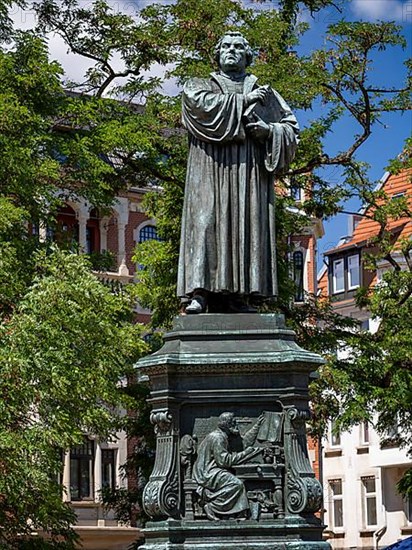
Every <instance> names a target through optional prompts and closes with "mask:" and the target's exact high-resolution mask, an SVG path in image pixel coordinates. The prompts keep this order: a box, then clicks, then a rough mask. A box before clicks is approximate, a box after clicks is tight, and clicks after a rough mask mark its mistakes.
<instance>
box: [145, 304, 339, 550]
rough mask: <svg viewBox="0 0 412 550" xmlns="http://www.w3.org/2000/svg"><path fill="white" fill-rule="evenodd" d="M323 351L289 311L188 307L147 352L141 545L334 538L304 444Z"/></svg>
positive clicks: (206, 546)
mask: <svg viewBox="0 0 412 550" xmlns="http://www.w3.org/2000/svg"><path fill="white" fill-rule="evenodd" d="M322 362H323V360H322V358H321V357H320V356H318V355H316V354H313V353H310V352H308V351H305V350H303V349H302V348H300V347H299V346H298V345H297V344H296V342H295V338H294V333H293V331H291V330H289V329H287V328H286V327H285V323H284V319H283V316H281V315H275V314H233V315H230V314H200V315H196V316H180V317H178V318H176V319H175V321H174V325H173V329H172V331H171V332H169V333H168V334H166V335H165V338H164V346H163V347H162V348H161V349H160V350H159V351H158V352H156V353H154V354H153V355H151V356H148V357H145V358H143V359H141V360H140V361H139V362H138V365H137V368H138V371H139V372H140V373H142V374H146V375H147V376H148V377H149V380H150V384H151V398H150V400H151V404H152V407H153V411H152V415H151V421H152V423H153V425H154V429H155V432H156V435H157V448H156V460H155V465H154V469H153V472H152V475H151V476H150V479H149V481H148V483H147V485H146V488H145V491H144V507H145V510H146V512H147V513H148V514H149V516H150V517H151V518H152V521H150V522H149V523H148V524H147V525H146V528H145V529H144V535H145V539H146V542H145V545H144V546H143V550H166V549H167V550H223V549H224V550H235V549H236V550H280V549H292V548H293V549H306V548H307V549H314V550H315V549H316V550H321V549H322V550H323V549H329V548H330V547H329V545H328V544H327V543H325V542H323V541H322V530H323V525H322V524H321V522H320V520H319V519H318V518H317V517H316V516H315V512H316V511H318V510H319V509H320V507H321V504H322V487H321V485H320V483H319V481H318V480H317V479H316V478H315V475H314V473H313V470H312V467H311V463H310V460H309V457H308V452H307V443H306V429H305V423H306V420H307V419H308V418H309V409H308V383H309V379H310V376H311V374H312V373H313V372H314V371H315V370H316V368H317V366H318V365H320V364H321V363H322Z"/></svg>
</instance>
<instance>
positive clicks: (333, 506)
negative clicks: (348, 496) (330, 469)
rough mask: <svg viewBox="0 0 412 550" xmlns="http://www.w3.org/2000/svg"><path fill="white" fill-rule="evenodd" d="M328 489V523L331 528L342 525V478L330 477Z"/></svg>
mask: <svg viewBox="0 0 412 550" xmlns="http://www.w3.org/2000/svg"><path fill="white" fill-rule="evenodd" d="M329 491H330V509H329V514H330V524H331V527H332V528H336V527H343V492H342V480H341V479H332V480H330V481H329Z"/></svg>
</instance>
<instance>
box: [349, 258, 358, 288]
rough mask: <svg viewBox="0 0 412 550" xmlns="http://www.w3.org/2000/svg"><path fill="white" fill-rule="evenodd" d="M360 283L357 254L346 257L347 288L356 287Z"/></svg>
mask: <svg viewBox="0 0 412 550" xmlns="http://www.w3.org/2000/svg"><path fill="white" fill-rule="evenodd" d="M359 285H360V270H359V254H355V255H353V256H349V257H348V289H349V290H352V289H354V288H358V286H359Z"/></svg>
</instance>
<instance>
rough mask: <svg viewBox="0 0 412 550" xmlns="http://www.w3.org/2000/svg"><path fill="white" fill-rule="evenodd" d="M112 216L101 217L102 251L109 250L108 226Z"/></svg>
mask: <svg viewBox="0 0 412 550" xmlns="http://www.w3.org/2000/svg"><path fill="white" fill-rule="evenodd" d="M109 221H110V218H109V217H108V216H105V217H104V218H101V219H100V224H99V228H100V252H103V251H104V250H107V228H108V225H109Z"/></svg>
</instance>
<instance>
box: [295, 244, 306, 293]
mask: <svg viewBox="0 0 412 550" xmlns="http://www.w3.org/2000/svg"><path fill="white" fill-rule="evenodd" d="M293 282H294V283H295V302H303V298H304V292H303V252H301V251H300V250H297V251H296V252H294V253H293Z"/></svg>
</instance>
